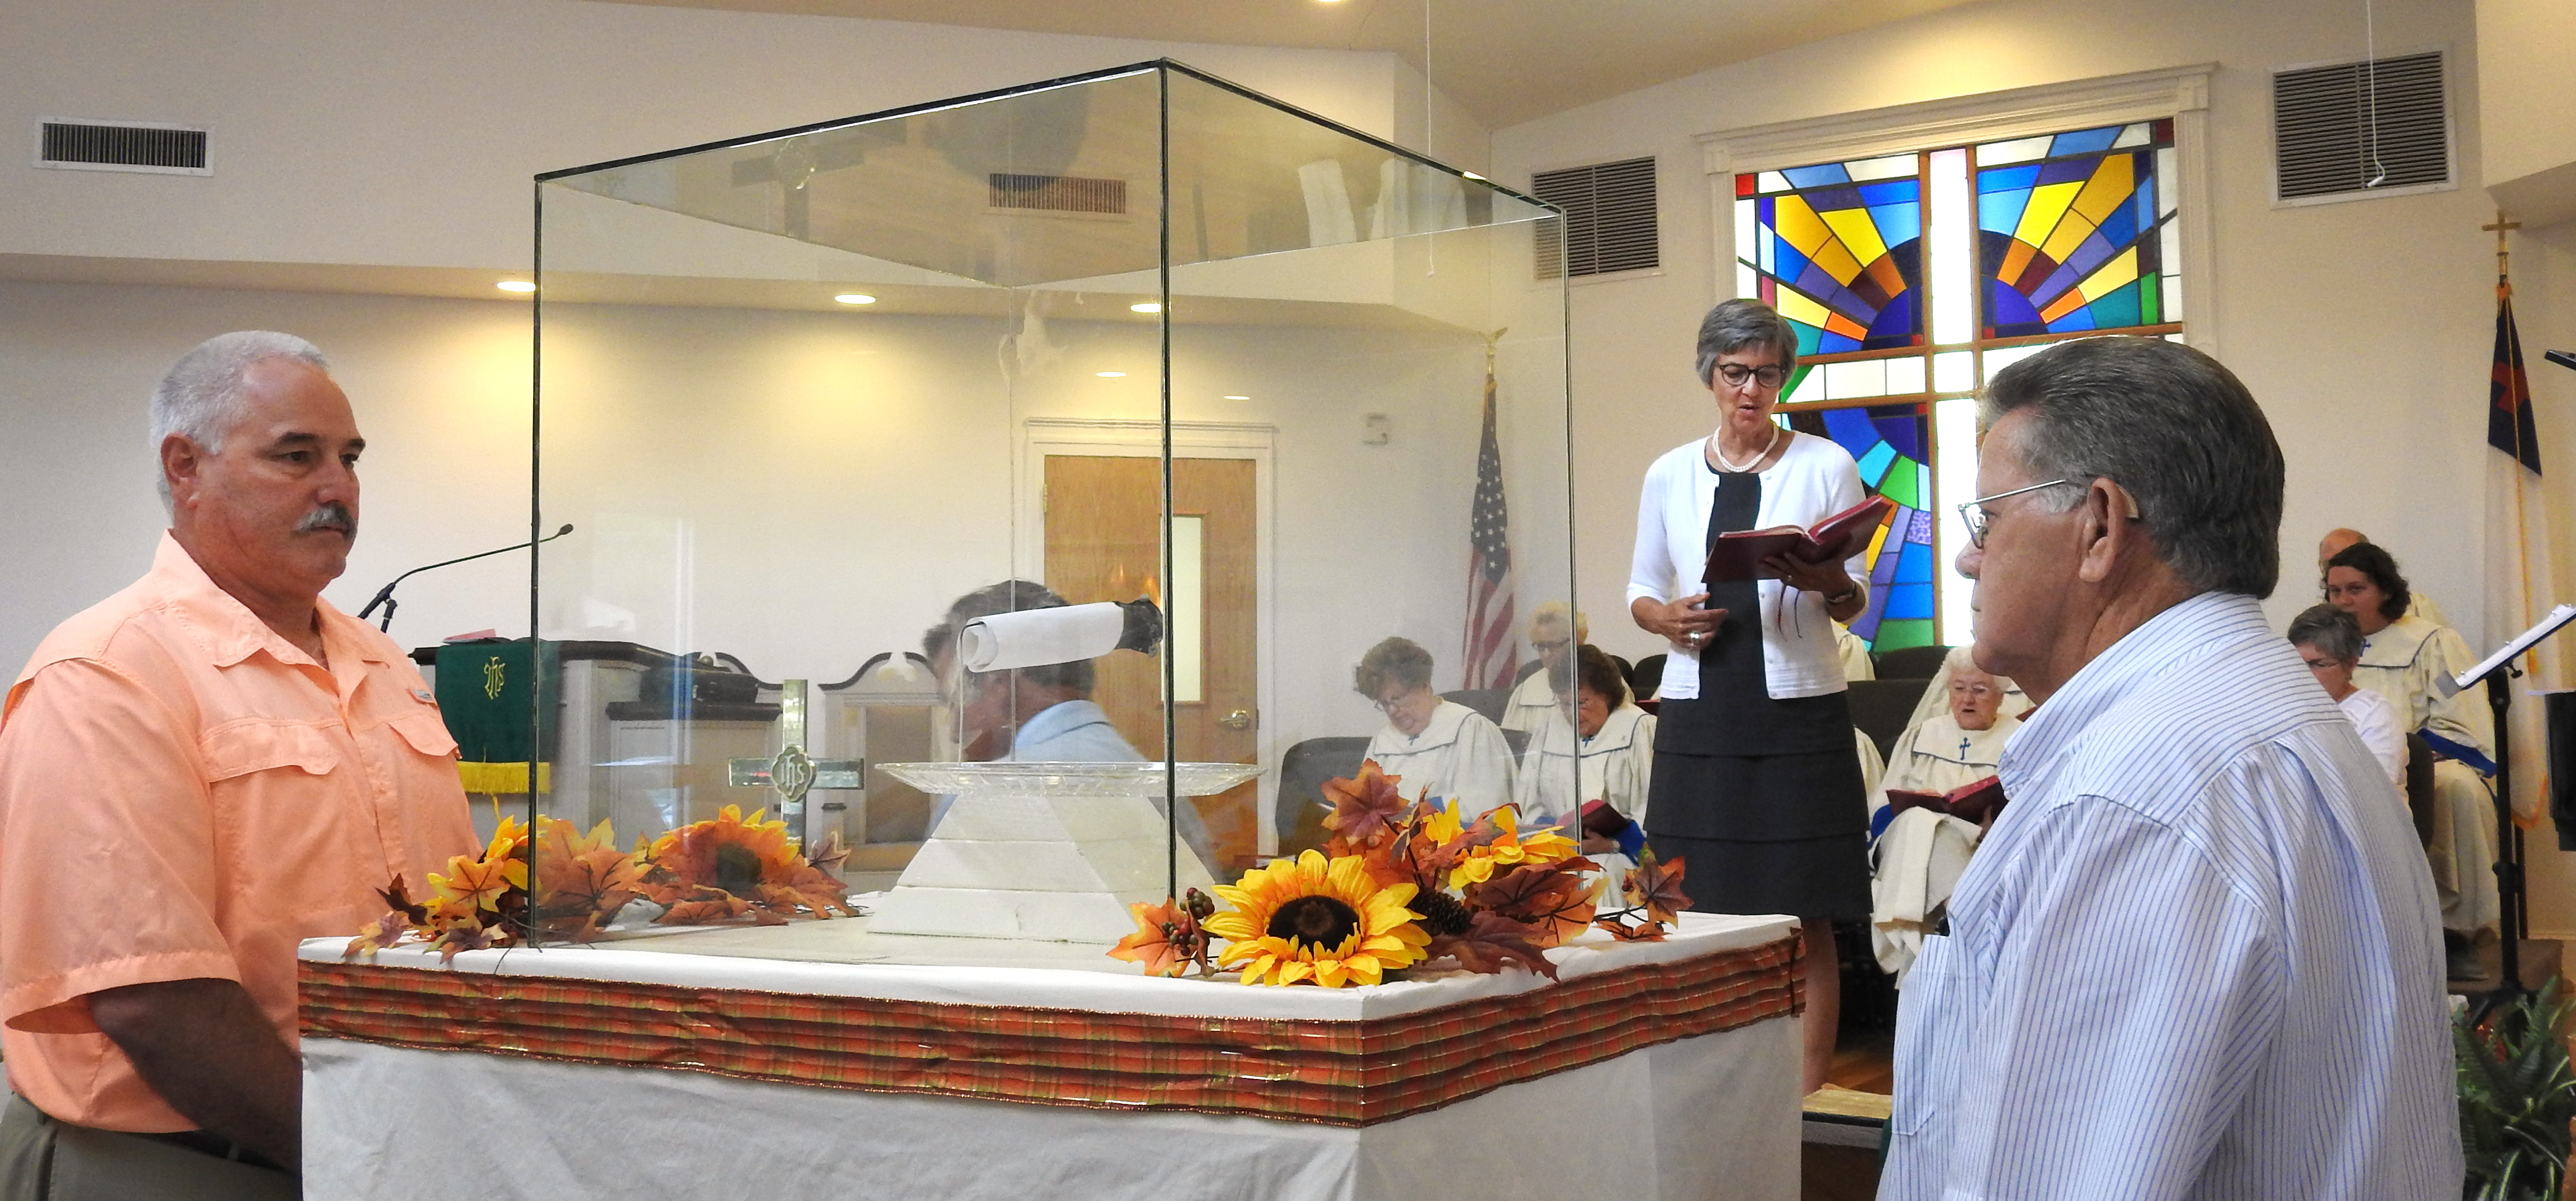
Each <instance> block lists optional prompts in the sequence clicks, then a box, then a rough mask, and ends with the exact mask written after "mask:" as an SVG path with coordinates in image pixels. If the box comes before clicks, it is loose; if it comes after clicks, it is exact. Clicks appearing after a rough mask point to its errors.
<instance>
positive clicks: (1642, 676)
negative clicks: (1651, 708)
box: [1628, 654, 1664, 697]
mask: <svg viewBox="0 0 2576 1201" xmlns="http://www.w3.org/2000/svg"><path fill="white" fill-rule="evenodd" d="M1663 686H1664V657H1663V656H1662V655H1659V654H1658V655H1648V656H1646V657H1645V658H1643V659H1639V660H1637V662H1636V663H1635V664H1634V665H1632V666H1630V667H1629V668H1628V692H1629V695H1631V696H1637V697H1649V696H1653V695H1655V690H1656V689H1658V688H1661V687H1663Z"/></svg>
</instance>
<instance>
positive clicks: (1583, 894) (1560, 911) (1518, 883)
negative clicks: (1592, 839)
mask: <svg viewBox="0 0 2576 1201" xmlns="http://www.w3.org/2000/svg"><path fill="white" fill-rule="evenodd" d="M1592 868H1593V865H1592V863H1591V862H1590V861H1589V860H1584V859H1574V860H1568V861H1566V862H1564V863H1555V864H1548V865H1546V866H1522V867H1519V868H1516V869H1514V870H1512V871H1510V872H1507V873H1505V874H1503V875H1499V876H1496V877H1494V878H1492V879H1490V880H1486V881H1484V882H1482V883H1478V884H1471V885H1468V886H1467V893H1466V900H1467V904H1468V905H1470V906H1472V907H1474V908H1477V909H1486V910H1491V911H1493V912H1495V913H1499V914H1501V915H1503V916H1504V917H1507V918H1510V919H1512V920H1513V921H1516V922H1522V923H1526V924H1527V925H1529V926H1530V927H1532V928H1533V929H1535V930H1536V931H1537V934H1536V935H1534V936H1533V939H1532V941H1535V942H1537V943H1538V944H1539V945H1540V946H1543V947H1552V946H1555V945H1557V944H1558V943H1560V942H1563V941H1565V940H1566V939H1568V938H1572V937H1574V936H1575V935H1577V934H1580V933H1582V932H1583V930H1584V928H1585V927H1587V926H1590V925H1591V924H1592V917H1593V914H1594V912H1595V910H1596V908H1597V907H1596V906H1595V905H1594V898H1596V897H1597V896H1599V895H1600V891H1601V885H1600V884H1599V883H1598V882H1597V881H1587V880H1585V879H1584V878H1583V877H1582V876H1580V875H1577V874H1576V873H1577V872H1580V871H1589V870H1592Z"/></svg>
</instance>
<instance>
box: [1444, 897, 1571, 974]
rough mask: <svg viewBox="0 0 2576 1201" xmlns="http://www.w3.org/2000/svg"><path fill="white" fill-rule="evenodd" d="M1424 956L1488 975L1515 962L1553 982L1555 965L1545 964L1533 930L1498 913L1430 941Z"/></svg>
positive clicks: (1484, 914) (1482, 915)
mask: <svg viewBox="0 0 2576 1201" xmlns="http://www.w3.org/2000/svg"><path fill="white" fill-rule="evenodd" d="M1423 954H1424V956H1425V958H1429V959H1438V958H1440V957H1441V956H1444V955H1446V956H1448V957H1449V958H1451V959H1454V960H1456V961H1457V962H1458V966H1460V967H1462V968H1465V969H1467V970H1468V971H1471V972H1478V973H1481V974H1484V975H1488V976H1490V975H1494V974H1497V973H1499V972H1501V971H1502V970H1503V967H1504V965H1505V964H1511V963H1517V964H1519V965H1521V966H1522V967H1525V968H1528V969H1529V970H1531V971H1533V972H1536V973H1538V974H1539V975H1542V976H1545V977H1547V978H1548V979H1550V980H1554V979H1556V965H1555V964H1554V963H1551V962H1549V961H1548V958H1547V953H1546V951H1545V949H1544V948H1542V947H1541V946H1540V944H1539V942H1538V931H1537V930H1536V928H1534V927H1532V926H1529V925H1527V924H1525V923H1522V922H1516V921H1513V920H1512V919H1510V918H1507V917H1504V916H1503V915H1501V914H1499V913H1489V912H1483V911H1479V912H1478V913H1477V914H1476V915H1475V916H1474V917H1472V918H1470V919H1469V921H1468V925H1467V932H1466V933H1464V934H1452V935H1445V936H1442V937H1439V938H1435V939H1432V940H1431V945H1430V946H1429V947H1428V948H1425V950H1424V952H1423Z"/></svg>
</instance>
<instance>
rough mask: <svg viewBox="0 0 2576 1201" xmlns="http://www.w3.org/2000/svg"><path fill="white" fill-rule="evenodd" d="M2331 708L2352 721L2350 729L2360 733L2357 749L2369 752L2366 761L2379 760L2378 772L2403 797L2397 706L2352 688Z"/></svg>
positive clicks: (2403, 730) (2400, 723)
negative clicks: (2341, 712) (2364, 749)
mask: <svg viewBox="0 0 2576 1201" xmlns="http://www.w3.org/2000/svg"><path fill="white" fill-rule="evenodd" d="M2335 707H2336V708H2338V709H2341V710H2343V715H2344V716H2345V717H2348V718H2351V719H2352V728H2353V729H2355V730H2358V731H2360V732H2361V745H2363V746H2366V747H2369V748H2370V757H2371V758H2374V759H2377V760H2379V767H2380V770H2382V771H2385V772H2387V773H2388V782H2389V783H2391V784H2395V785H2396V786H2397V795H2399V796H2401V797H2402V796H2405V795H2406V725H2405V722H2404V720H2403V719H2402V718H2401V717H2400V716H2399V715H2398V710H2397V706H2395V705H2392V704H2390V703H2389V702H2388V698H2387V697H2384V696H2381V695H2379V694H2378V693H2376V692H2372V691H2371V690H2369V689H2367V688H2359V687H2356V688H2354V689H2353V690H2352V691H2350V692H2348V693H2345V694H2344V698H2343V699H2342V700H2339V701H2336V702H2335Z"/></svg>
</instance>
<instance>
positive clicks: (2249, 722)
mask: <svg viewBox="0 0 2576 1201" xmlns="http://www.w3.org/2000/svg"><path fill="white" fill-rule="evenodd" d="M1982 417H1983V420H1984V423H1985V424H1986V427H1987V431H1986V437H1985V441H1984V443H1983V445H1982V448H1981V451H1980V455H1979V466H1978V478H1977V484H1978V491H1979V492H1981V493H1983V494H1984V495H1983V496H1981V497H1980V498H1978V499H1977V500H1974V501H1970V502H1969V503H1968V504H1966V505H1964V506H1962V510H1963V513H1964V515H1965V516H1966V517H1967V518H1968V526H1969V533H1970V539H1971V545H1970V546H1969V547H1968V548H1967V549H1965V550H1963V551H1962V552H1961V553H1960V556H1959V568H1960V571H1961V572H1962V573H1964V574H1966V575H1967V576H1969V577H1970V578H1972V579H1974V580H1976V581H1977V594H1976V609H1977V614H1978V617H1977V642H1976V659H1977V665H1978V666H1979V667H1981V668H1983V669H1985V670H1986V671H1989V672H1992V673H1996V674H2001V675H2008V676H2011V677H2012V678H2013V679H2014V680H2015V681H2017V682H2019V683H2020V684H2021V686H2022V687H2023V689H2024V690H2025V691H2027V692H2028V693H2029V694H2030V696H2031V698H2032V699H2033V700H2035V701H2038V702H2040V705H2039V708H2038V710H2037V711H2036V712H2034V713H2032V714H2031V715H2030V717H2029V719H2028V720H2026V721H2025V722H2024V723H2023V725H2022V727H2021V729H2020V730H2019V731H2017V732H2016V733H2015V734H2014V736H2013V738H2012V740H2011V742H2010V743H2009V744H2008V745H2007V746H2006V748H2005V750H2004V754H2003V762H2002V771H2001V774H2002V776H2003V782H2004V789H2005V792H2006V794H2007V795H2008V796H2010V797H2011V798H2012V804H2011V807H2010V808H2008V809H2006V810H2005V811H2004V814H2003V816H2002V817H2001V818H2000V819H1998V820H1997V821H1996V823H1995V827H1994V829H1993V830H1992V831H1991V832H1989V833H1988V834H1987V836H1986V838H1985V840H1984V842H1983V843H1982V845H1980V846H1979V848H1978V850H1977V856H1976V858H1975V859H1974V860H1973V861H1971V862H1970V864H1969V865H1968V870H1967V872H1966V874H1965V875H1963V876H1962V877H1961V878H1960V880H1959V884H1958V888H1957V890H1956V891H1955V892H1954V893H1953V894H1952V896H1951V899H1950V904H1949V910H1948V929H1949V933H1948V934H1947V935H1944V936H1938V937H1933V938H1928V939H1926V940H1925V941H1924V948H1923V952H1922V955H1921V957H1920V958H1919V959H1917V960H1916V962H1915V966H1914V972H1913V974H1912V976H1910V977H1909V978H1908V979H1907V981H1906V987H1905V1003H1904V1006H1903V1007H1902V1009H1901V1011H1900V1015H1899V1030H1898V1034H1897V1058H1896V1090H1897V1091H1896V1103H1895V1114H1894V1117H1893V1119H1892V1121H1891V1123H1890V1133H1891V1136H1892V1137H1891V1142H1890V1146H1889V1154H1888V1161H1887V1169H1886V1173H1885V1175H1884V1177H1883V1179H1882V1183H1881V1185H1880V1188H1879V1195H1880V1197H1882V1198H1891V1199H1900V1201H1911V1199H1914V1198H1922V1199H1925V1201H1931V1199H1935V1198H1944V1197H1977V1198H1982V1199H1987V1201H2004V1199H2008V1198H2031V1199H2037V1198H2069V1197H2088V1198H2090V1197H2141V1198H2143V1197H2155V1198H2245V1199H2246V1201H2254V1199H2258V1198H2265V1199H2268V1198H2283V1197H2338V1198H2380V1197H2384V1198H2390V1199H2391V1201H2395V1199H2397V1198H2410V1199H2412V1198H2424V1197H2445V1196H2456V1195H2458V1192H2459V1188H2460V1177H2461V1157H2460V1143H2459V1125H2458V1118H2457V1114H2456V1110H2455V1108H2454V1102H2453V1100H2452V1092H2451V1090H2452V1072H2453V1067H2452V1064H2451V1055H2450V1043H2449V1037H2448V1015H2447V1008H2446V1005H2445V998H2444V997H2443V991H2442V966H2441V962H2442V961H2441V954H2440V945H2441V944H2440V941H2439V937H2438V930H2439V920H2440V919H2439V913H2438V910H2437V906H2436V902H2435V899H2434V895H2433V885H2432V880H2431V878H2430V877H2429V876H2428V875H2427V873H2426V871H2425V867H2424V860H2423V856H2422V855H2421V854H2420V853H2418V851H2417V848H2416V846H2415V839H2414V833H2413V831H2412V830H2411V829H2409V828H2408V826H2407V822H2406V818H2405V811H2404V808H2403V806H2402V805H2400V804H2399V803H2398V801H2397V799H2396V798H2395V797H2394V796H2393V795H2392V792H2391V788H2390V785H2389V782H2388V778H2387V776H2385V775H2383V774H2382V773H2381V772H2380V770H2379V767H2378V764H2377V763H2376V762H2375V761H2374V760H2373V759H2372V758H2371V755H2370V752H2369V751H2368V750H2367V749H2366V748H2364V747H2363V746H2362V744H2361V740H2360V738H2359V737H2358V736H2356V735H2355V734H2354V732H2353V728H2352V725H2351V723H2349V722H2347V721H2345V720H2344V719H2343V716H2342V715H2341V713H2340V712H2339V711H2338V710H2337V709H2336V708H2335V705H2334V702H2332V701H2331V700H2328V699H2327V697H2326V695H2325V692H2324V690H2323V689H2321V688H2319V687H2318V686H2317V683H2316V681H2315V680H2314V679H2312V678H2311V677H2310V676H2309V674H2308V672H2307V671H2306V670H2305V668H2304V667H2303V666H2302V665H2301V663H2300V661H2299V657H2298V656H2297V655H2296V654H2295V653H2293V652H2292V651H2291V649H2290V646H2289V644H2288V643H2286V642H2283V641H2282V640H2281V639H2280V637H2279V636H2277V635H2275V634H2273V633H2272V631H2271V630H2270V629H2269V628H2268V627H2267V626H2266V625H2265V623H2264V620H2263V613H2262V610H2261V608H2260V607H2259V606H2258V605H2257V604H2256V603H2255V602H2256V600H2257V599H2258V598H2260V597H2263V596H2265V595H2267V594H2269V593H2270V592H2271V590H2272V587H2273V584H2274V583H2275V581H2276V578H2277V577H2278V575H2279V571H2280V519H2281V492H2282V477H2283V471H2282V463H2281V452H2280V447H2279V445H2278V443H2276V442H2275V441H2274V440H2273V437H2272V431H2271V427H2270V426H2269V424H2268V423H2266V422H2265V420H2264V418H2263V413H2262V410H2261V409H2260V408H2259V407H2258V406H2257V405H2256V404H2255V403H2254V398H2253V397H2252V396H2251V395H2250V394H2248V393H2247V392H2246V390H2245V386H2244V385H2243V384H2241V383H2239V382H2238V381H2237V380H2236V377H2235V376H2233V375H2232V374H2230V373H2229V372H2228V371H2227V369H2226V368H2224V367H2221V366H2220V365H2219V364H2218V363H2217V362H2216V361H2215V360H2212V359H2210V358H2209V357H2208V356H2206V355H2203V354H2200V353H2199V352H2197V351H2194V350H2191V349H2188V348H2186V347H2183V346H2180V345H2177V344H2175V343H2170V342H2165V341H2162V340H2159V339H2153V338H2095V339H2087V340H2082V341H2076V342H2069V343H2066V344H2063V345H2060V346H2057V347H2054V348H2052V349H2050V350H2047V351H2044V352H2042V353H2040V354H2038V355H2034V356H2032V357H2031V358H2029V359H2025V360H2023V361H2022V362H2020V363H2017V364H2015V365H2013V366H2012V367H2010V368H2007V369H2006V370H2004V371H2003V372H2001V373H1999V374H1998V375H1997V376H1996V377H1995V379H1994V381H1993V382H1992V383H1991V384H1990V385H1989V386H1988V388H1987V391H1986V395H1985V397H1984V402H1983V412H1982Z"/></svg>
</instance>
